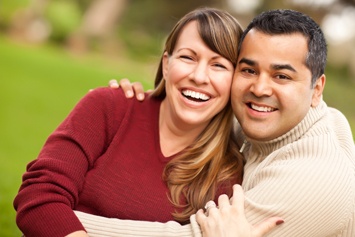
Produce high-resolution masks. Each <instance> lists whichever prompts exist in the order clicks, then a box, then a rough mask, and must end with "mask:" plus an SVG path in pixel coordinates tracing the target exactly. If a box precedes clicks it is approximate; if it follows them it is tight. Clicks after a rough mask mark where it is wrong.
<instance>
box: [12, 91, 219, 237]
mask: <svg viewBox="0 0 355 237" xmlns="http://www.w3.org/2000/svg"><path fill="white" fill-rule="evenodd" d="M148 98H149V97H148ZM160 103H161V101H160V100H157V99H153V98H149V99H146V100H144V102H139V101H137V100H136V99H126V98H125V96H124V95H123V92H122V90H117V89H110V88H100V89H96V90H94V91H92V92H90V93H88V94H87V95H86V96H85V97H84V98H83V99H82V100H81V101H80V102H79V103H78V104H77V106H76V107H75V108H74V110H73V111H72V112H71V113H70V114H69V116H68V117H67V118H66V119H65V120H64V121H63V123H62V124H61V125H60V126H59V127H58V128H57V129H56V130H55V131H54V132H53V133H52V134H51V135H50V136H49V138H48V140H47V141H46V143H45V145H44V147H43V149H42V150H41V152H40V154H39V156H38V158H37V159H36V160H34V161H32V162H31V163H29V164H28V166H27V171H26V173H25V174H24V175H23V183H22V185H21V187H20V191H19V193H18V195H17V196H16V198H15V200H14V206H15V209H16V210H17V224H18V226H19V228H20V229H21V231H22V232H23V233H24V234H25V235H26V237H31V236H36V237H41V236H52V237H56V236H65V235H67V234H69V233H71V232H74V231H78V230H84V227H83V226H82V225H81V223H80V222H79V220H78V218H77V217H76V216H75V214H74V212H73V211H72V210H73V209H74V210H79V211H83V212H87V213H91V214H96V215H101V216H105V217H110V218H120V219H131V220H147V221H160V222H166V221H169V220H173V217H172V215H171V213H172V212H173V211H174V208H173V206H172V204H171V203H170V202H169V200H168V198H167V195H168V193H169V191H168V189H167V187H166V185H165V183H164V182H163V181H162V172H163V169H164V166H165V165H166V163H167V162H168V161H169V159H171V158H172V157H164V156H163V154H162V152H161V149H160V145H159V144H160V143H159V128H158V123H159V107H160ZM220 192H223V190H220Z"/></svg>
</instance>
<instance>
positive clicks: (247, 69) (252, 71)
mask: <svg viewBox="0 0 355 237" xmlns="http://www.w3.org/2000/svg"><path fill="white" fill-rule="evenodd" d="M242 72H245V73H248V74H255V70H253V69H250V68H244V69H242Z"/></svg>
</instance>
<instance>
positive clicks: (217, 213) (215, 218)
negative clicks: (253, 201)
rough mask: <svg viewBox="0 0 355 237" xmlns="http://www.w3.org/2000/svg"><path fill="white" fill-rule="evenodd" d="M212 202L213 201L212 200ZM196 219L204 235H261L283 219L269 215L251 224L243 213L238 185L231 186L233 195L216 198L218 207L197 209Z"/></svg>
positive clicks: (257, 236) (221, 236)
mask: <svg viewBox="0 0 355 237" xmlns="http://www.w3.org/2000/svg"><path fill="white" fill-rule="evenodd" d="M212 202H213V201H212ZM196 220H197V222H198V224H199V225H200V227H201V230H202V233H203V236H204V237H214V236H219V237H236V236H242V237H262V236H264V235H265V234H267V233H268V232H270V231H271V230H272V229H274V228H275V227H276V226H277V225H280V224H282V223H283V222H284V221H283V220H282V219H281V218H279V217H271V218H269V219H267V220H265V221H263V222H262V223H260V224H258V225H254V226H253V225H251V224H250V223H249V222H248V220H247V219H246V217H245V213H244V193H243V189H242V187H241V186H240V185H234V186H233V196H232V198H231V199H230V200H229V198H228V196H227V195H221V196H219V198H218V207H216V206H215V205H214V206H213V205H212V206H211V208H209V209H208V210H206V212H204V211H203V210H199V211H198V212H197V214H196Z"/></svg>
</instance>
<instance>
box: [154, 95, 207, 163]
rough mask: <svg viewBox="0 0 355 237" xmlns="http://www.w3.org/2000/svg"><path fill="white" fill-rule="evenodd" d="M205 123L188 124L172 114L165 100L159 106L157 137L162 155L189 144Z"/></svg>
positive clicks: (179, 149)
mask: <svg viewBox="0 0 355 237" xmlns="http://www.w3.org/2000/svg"><path fill="white" fill-rule="evenodd" d="M206 126H207V123H206V124H200V125H196V124H188V123H186V122H184V121H183V120H182V119H180V118H178V117H177V116H174V114H173V112H172V111H171V110H170V109H169V108H168V105H167V103H166V101H163V102H162V103H161V106H160V113H159V137H160V148H161V151H162V153H163V155H164V156H166V157H168V156H171V155H174V154H176V153H178V152H180V151H181V150H183V149H184V148H186V147H187V146H189V145H191V144H192V143H193V142H194V141H195V139H196V138H197V137H198V136H199V135H200V134H201V133H202V131H203V130H204V129H205V127H206Z"/></svg>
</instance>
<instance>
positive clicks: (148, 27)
mask: <svg viewBox="0 0 355 237" xmlns="http://www.w3.org/2000/svg"><path fill="white" fill-rule="evenodd" d="M270 2H272V3H270ZM307 2H308V1H301V0H300V1H296V0H295V1H290V0H288V1H281V0H279V1H261V0H253V1H250V2H249V5H246V3H245V1H241V0H230V1H228V0H225V1H216V0H209V1H202V0H196V1H189V0H180V1H173V0H170V1H169V0H131V1H127V0H125V1H123V0H92V1H89V0H76V1H74V0H52V1H47V0H32V1H31V0H12V1H2V2H1V3H0V81H1V82H0V83H1V84H0V101H1V102H0V106H1V107H0V113H1V116H0V131H1V136H0V159H1V165H0V180H1V181H0V210H1V211H0V212H1V214H0V236H3V237H7V236H20V231H19V230H18V229H17V227H16V223H15V211H14V209H13V206H12V201H13V199H14V196H15V195H16V193H17V191H18V188H19V186H20V183H21V176H22V174H23V172H24V171H25V168H26V164H27V163H28V162H29V161H31V160H33V159H35V158H36V156H37V154H38V152H39V150H40V149H41V147H42V145H43V143H44V142H45V139H46V138H47V136H48V135H49V134H50V133H51V132H52V131H53V130H54V129H55V128H56V127H57V126H58V124H59V123H60V122H61V121H62V120H63V119H64V118H65V117H66V115H67V114H68V113H69V111H70V110H71V109H72V108H73V106H74V105H75V104H76V102H77V101H78V100H79V99H80V98H81V97H82V96H84V95H85V94H86V93H87V92H88V90H89V89H90V88H95V87H98V86H106V85H107V83H108V81H109V80H110V79H111V78H117V79H120V78H124V77H127V78H129V79H130V80H131V81H141V82H142V83H143V85H144V87H145V89H150V88H152V85H153V78H154V74H155V70H156V68H157V62H158V60H159V57H160V54H161V48H162V42H163V40H164V37H165V36H166V35H167V33H168V31H169V30H170V28H171V27H172V26H173V24H175V22H176V20H177V19H179V18H180V17H181V16H182V15H183V14H185V13H186V12H187V11H190V10H192V9H194V8H196V7H198V6H214V7H219V8H224V9H226V10H228V11H229V12H231V13H232V14H233V15H235V16H236V17H237V19H239V20H240V22H241V24H242V25H243V27H245V26H246V25H247V23H248V22H249V21H250V20H251V19H252V17H253V16H254V15H255V14H257V13H259V12H261V11H263V10H266V9H271V8H293V9H297V10H301V11H303V12H305V13H307V14H310V15H311V16H312V17H313V18H314V19H316V21H317V22H318V23H319V24H322V27H323V26H324V27H325V28H324V30H325V33H327V30H326V29H327V28H326V27H331V26H334V24H335V23H336V22H337V21H340V24H341V25H343V26H344V24H345V26H347V29H348V30H347V31H349V29H351V28H354V29H355V27H352V25H350V26H349V25H346V24H352V22H355V20H354V21H352V20H350V21H348V20H347V19H348V18H346V17H344V14H345V13H344V10H343V11H342V10H339V9H347V12H350V15H351V14H352V16H348V17H350V19H352V18H351V17H354V16H355V13H354V12H355V11H354V10H353V9H354V5H355V3H354V1H352V0H348V1H340V0H338V1H337V0H334V1H326V2H328V5H323V4H321V3H318V4H317V2H318V1H310V2H313V3H312V5H308V3H307ZM319 2H321V1H319ZM331 6H337V7H336V8H335V7H331ZM341 7H342V8H341ZM334 9H338V10H334ZM349 9H350V10H349ZM337 16H338V18H337ZM339 19H340V20H339ZM332 24H333V25H332ZM333 31H334V29H333ZM333 33H334V34H335V33H336V32H333ZM334 34H332V33H330V34H329V36H327V37H329V63H328V69H327V85H326V90H325V93H324V97H325V100H326V102H327V103H328V104H329V105H331V106H333V107H337V108H338V109H340V110H341V111H342V112H343V113H344V114H345V115H346V116H347V118H348V119H349V122H350V124H351V127H352V130H353V132H354V131H355V130H354V129H355V107H354V105H353V104H352V103H354V102H355V93H354V91H355V90H354V89H355V86H354V84H355V76H354V75H355V71H354V70H355V69H354V67H355V61H354V60H355V50H354V45H355V43H354V42H355V34H354V35H352V36H349V35H345V36H344V35H341V34H336V35H338V38H337V37H334ZM339 40H342V41H339ZM339 42H340V43H339ZM44 218H45V217H44Z"/></svg>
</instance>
